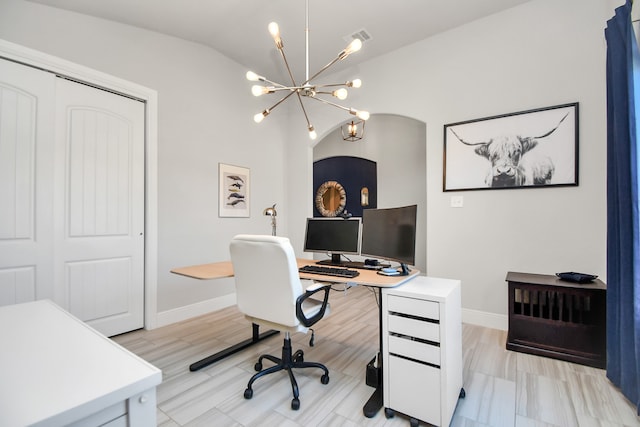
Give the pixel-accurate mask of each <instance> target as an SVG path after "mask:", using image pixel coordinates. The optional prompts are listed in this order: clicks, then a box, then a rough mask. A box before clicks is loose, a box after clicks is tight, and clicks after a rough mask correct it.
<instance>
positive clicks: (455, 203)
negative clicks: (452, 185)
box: [451, 196, 464, 208]
mask: <svg viewBox="0 0 640 427" xmlns="http://www.w3.org/2000/svg"><path fill="white" fill-rule="evenodd" d="M463 206H464V199H463V198H462V196H451V207H452V208H461V207H463Z"/></svg>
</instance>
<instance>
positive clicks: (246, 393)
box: [244, 388, 253, 399]
mask: <svg viewBox="0 0 640 427" xmlns="http://www.w3.org/2000/svg"><path fill="white" fill-rule="evenodd" d="M252 397H253V390H252V389H250V388H248V389H246V390H245V391H244V398H245V399H251V398H252Z"/></svg>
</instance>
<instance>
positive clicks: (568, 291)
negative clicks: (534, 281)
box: [513, 288, 600, 325]
mask: <svg viewBox="0 0 640 427" xmlns="http://www.w3.org/2000/svg"><path fill="white" fill-rule="evenodd" d="M513 292H514V295H513V301H514V304H513V314H515V315H520V316H526V317H535V318H540V319H548V320H555V321H559V322H567V323H576V324H581V325H593V324H595V322H596V321H597V320H599V319H600V316H599V313H597V307H594V305H593V303H592V301H591V296H590V295H585V293H584V292H580V291H578V292H576V291H574V290H573V289H572V288H564V289H560V290H547V289H527V288H514V289H513Z"/></svg>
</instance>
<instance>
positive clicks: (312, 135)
mask: <svg viewBox="0 0 640 427" xmlns="http://www.w3.org/2000/svg"><path fill="white" fill-rule="evenodd" d="M317 137H318V134H317V133H316V130H315V129H314V128H313V126H311V125H309V138H311V139H312V140H315V139H316V138H317Z"/></svg>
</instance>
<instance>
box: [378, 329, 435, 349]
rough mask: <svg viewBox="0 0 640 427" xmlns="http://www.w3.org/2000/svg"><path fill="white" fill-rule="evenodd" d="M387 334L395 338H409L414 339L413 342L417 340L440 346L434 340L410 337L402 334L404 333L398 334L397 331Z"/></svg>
mask: <svg viewBox="0 0 640 427" xmlns="http://www.w3.org/2000/svg"><path fill="white" fill-rule="evenodd" d="M389 335H390V336H392V337H397V338H401V339H403V340H409V341H415V342H419V343H422V344H429V345H432V346H435V347H440V343H439V342H435V341H429V340H425V339H422V338H416V337H412V336H410V335H404V334H399V333H397V332H389Z"/></svg>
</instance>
